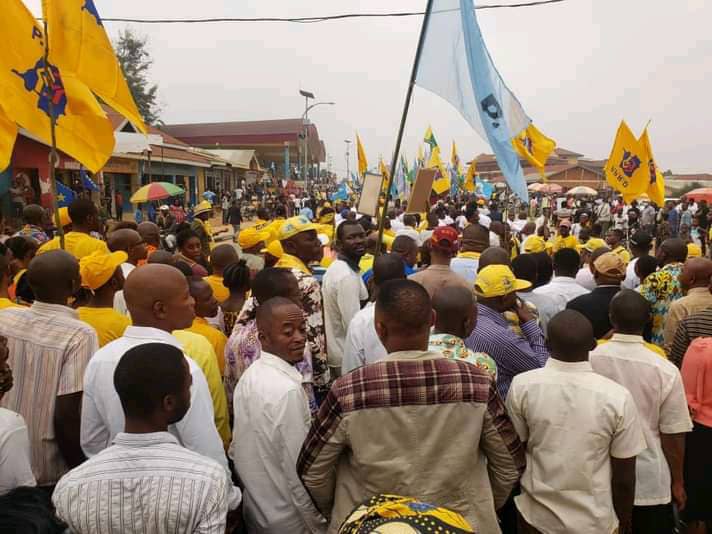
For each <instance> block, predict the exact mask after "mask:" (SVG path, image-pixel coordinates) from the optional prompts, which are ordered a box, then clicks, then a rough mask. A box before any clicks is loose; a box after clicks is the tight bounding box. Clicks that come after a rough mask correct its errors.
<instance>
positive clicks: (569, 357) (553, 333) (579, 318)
mask: <svg viewBox="0 0 712 534" xmlns="http://www.w3.org/2000/svg"><path fill="white" fill-rule="evenodd" d="M547 334H548V338H549V339H548V343H547V344H548V346H549V350H550V352H551V356H552V357H553V358H556V359H557V360H561V361H564V362H582V361H586V360H588V352H589V351H590V350H593V348H594V347H595V346H596V340H595V339H594V337H593V325H592V324H591V321H589V320H588V319H586V317H584V316H583V315H582V314H581V313H579V312H577V311H574V310H564V311H562V312H560V313H558V314H556V315H555V316H554V317H553V318H552V319H551V321H549V326H548V328H547Z"/></svg>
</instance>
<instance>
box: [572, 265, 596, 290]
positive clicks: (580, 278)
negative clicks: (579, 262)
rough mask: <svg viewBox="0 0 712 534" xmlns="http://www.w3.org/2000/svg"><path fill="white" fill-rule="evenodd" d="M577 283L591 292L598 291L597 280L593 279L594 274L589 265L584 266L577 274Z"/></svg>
mask: <svg viewBox="0 0 712 534" xmlns="http://www.w3.org/2000/svg"><path fill="white" fill-rule="evenodd" d="M576 283H577V284H578V285H580V286H581V287H583V288H584V289H588V290H589V291H593V290H594V289H596V280H595V279H594V278H593V273H592V272H591V269H590V268H589V266H588V265H584V266H583V267H581V268H580V269H579V272H578V273H576Z"/></svg>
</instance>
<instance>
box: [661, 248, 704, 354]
mask: <svg viewBox="0 0 712 534" xmlns="http://www.w3.org/2000/svg"><path fill="white" fill-rule="evenodd" d="M710 277H712V260H709V259H708V258H690V259H688V260H687V261H686V262H685V265H684V266H683V267H682V272H681V273H680V277H679V281H680V286H681V287H682V291H683V293H685V296H684V297H682V298H681V299H679V300H676V301H675V302H673V303H672V304H671V305H670V312H669V313H668V314H667V316H666V317H665V330H664V332H663V334H664V337H665V346H664V348H665V352H666V353H668V354H669V353H670V349H671V348H672V342H673V340H674V339H675V331H676V330H677V325H678V324H680V321H682V320H683V319H686V318H687V317H689V316H690V315H695V314H696V313H699V312H701V311H702V310H705V309H707V308H709V307H710V306H712V294H711V293H710V291H709V285H710Z"/></svg>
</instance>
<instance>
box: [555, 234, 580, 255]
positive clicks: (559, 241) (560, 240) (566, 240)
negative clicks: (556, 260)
mask: <svg viewBox="0 0 712 534" xmlns="http://www.w3.org/2000/svg"><path fill="white" fill-rule="evenodd" d="M578 244H579V243H578V239H576V236H573V235H569V236H567V237H564V236H562V235H557V236H556V237H555V238H554V246H553V250H554V252H559V251H560V250H561V249H564V248H572V249H574V250H576V247H577V246H578Z"/></svg>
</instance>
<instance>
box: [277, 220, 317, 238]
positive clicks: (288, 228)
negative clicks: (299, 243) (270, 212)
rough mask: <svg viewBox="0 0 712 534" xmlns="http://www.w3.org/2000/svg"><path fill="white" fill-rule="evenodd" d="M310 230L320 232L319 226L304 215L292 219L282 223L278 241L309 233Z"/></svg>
mask: <svg viewBox="0 0 712 534" xmlns="http://www.w3.org/2000/svg"><path fill="white" fill-rule="evenodd" d="M309 230H315V231H316V230H318V226H317V225H316V224H314V223H312V222H310V221H309V219H307V218H306V217H305V216H304V215H297V216H296V217H291V218H289V219H287V220H286V221H284V223H282V226H280V227H279V235H278V239H279V240H280V241H284V240H285V239H289V238H290V237H294V236H295V235H297V234H301V233H302V232H308V231H309Z"/></svg>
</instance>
